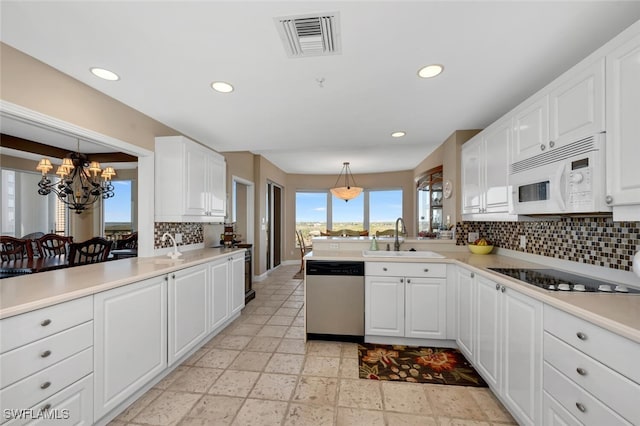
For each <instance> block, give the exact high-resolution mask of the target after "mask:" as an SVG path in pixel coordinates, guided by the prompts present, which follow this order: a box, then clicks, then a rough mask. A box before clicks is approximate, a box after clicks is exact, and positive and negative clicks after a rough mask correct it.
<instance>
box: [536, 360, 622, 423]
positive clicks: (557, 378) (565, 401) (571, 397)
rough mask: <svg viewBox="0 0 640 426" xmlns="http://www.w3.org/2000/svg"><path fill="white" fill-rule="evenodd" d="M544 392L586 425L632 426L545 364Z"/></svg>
mask: <svg viewBox="0 0 640 426" xmlns="http://www.w3.org/2000/svg"><path fill="white" fill-rule="evenodd" d="M543 376H544V378H543V383H544V390H545V391H546V392H547V393H548V394H549V395H550V396H551V397H552V398H553V399H554V400H556V401H557V402H558V403H560V405H562V406H563V407H564V408H565V409H566V410H567V411H568V412H569V413H571V415H572V416H574V417H575V418H576V419H578V420H579V421H580V422H581V423H582V424H584V425H594V426H601V425H607V426H614V425H631V423H629V422H628V421H626V420H625V419H623V418H622V417H620V416H619V415H618V414H617V413H615V412H614V411H613V410H611V409H610V408H609V407H607V406H606V405H604V404H603V403H602V402H600V401H599V400H597V399H596V398H594V397H593V396H592V395H591V394H590V393H588V392H587V391H585V390H584V389H582V388H581V387H580V386H578V385H576V384H575V383H573V382H572V381H571V380H569V379H568V378H567V377H566V376H564V375H563V374H562V373H560V372H559V371H558V370H556V369H555V368H553V367H552V366H551V365H549V364H548V363H547V362H545V363H544V374H543Z"/></svg>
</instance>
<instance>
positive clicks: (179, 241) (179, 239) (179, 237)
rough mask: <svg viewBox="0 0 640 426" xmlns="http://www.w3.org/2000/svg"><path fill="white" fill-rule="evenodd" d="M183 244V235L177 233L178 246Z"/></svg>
mask: <svg viewBox="0 0 640 426" xmlns="http://www.w3.org/2000/svg"><path fill="white" fill-rule="evenodd" d="M181 243H182V233H181V232H176V244H181Z"/></svg>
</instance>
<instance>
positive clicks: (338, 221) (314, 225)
mask: <svg viewBox="0 0 640 426" xmlns="http://www.w3.org/2000/svg"><path fill="white" fill-rule="evenodd" d="M399 217H402V189H380V190H373V189H367V190H365V191H364V192H363V193H362V195H360V196H358V197H357V198H354V199H353V200H349V201H348V202H345V201H344V200H341V199H339V198H336V197H334V196H331V195H330V193H329V191H321V192H320V191H318V192H311V191H299V192H296V230H298V231H302V235H303V238H304V240H305V244H307V245H310V244H311V238H312V237H316V236H319V235H320V232H324V230H325V229H331V230H340V229H353V230H356V231H363V230H367V231H369V235H375V233H376V231H381V230H385V229H393V228H394V226H395V221H396V219H397V218H399Z"/></svg>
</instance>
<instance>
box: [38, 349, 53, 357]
mask: <svg viewBox="0 0 640 426" xmlns="http://www.w3.org/2000/svg"><path fill="white" fill-rule="evenodd" d="M49 355H51V351H49V350H46V351H44V352H42V353H41V354H40V357H41V358H46V357H48V356H49Z"/></svg>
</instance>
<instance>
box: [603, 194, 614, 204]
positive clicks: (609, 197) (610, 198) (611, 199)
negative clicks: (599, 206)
mask: <svg viewBox="0 0 640 426" xmlns="http://www.w3.org/2000/svg"><path fill="white" fill-rule="evenodd" d="M604 201H605V203H607V204H611V203H613V197H612V196H611V195H607V196H606V197H604Z"/></svg>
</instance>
